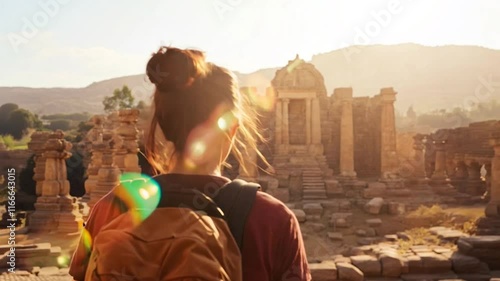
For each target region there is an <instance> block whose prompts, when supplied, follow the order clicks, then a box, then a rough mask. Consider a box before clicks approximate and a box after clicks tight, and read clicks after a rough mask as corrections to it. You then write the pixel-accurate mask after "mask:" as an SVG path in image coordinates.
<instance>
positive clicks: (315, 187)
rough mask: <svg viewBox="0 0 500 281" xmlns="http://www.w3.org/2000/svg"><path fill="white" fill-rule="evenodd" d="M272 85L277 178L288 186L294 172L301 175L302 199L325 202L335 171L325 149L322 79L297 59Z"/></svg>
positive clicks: (282, 71)
mask: <svg viewBox="0 0 500 281" xmlns="http://www.w3.org/2000/svg"><path fill="white" fill-rule="evenodd" d="M271 85H272V88H270V89H268V91H272V92H273V93H274V97H275V100H276V107H275V118H274V120H272V121H271V124H270V125H271V126H272V127H274V155H273V166H274V168H275V169H276V173H277V176H278V178H279V179H282V181H283V182H285V184H286V182H287V180H288V177H289V176H290V173H291V172H294V171H296V172H299V173H302V183H303V191H302V192H303V195H302V198H303V199H304V200H308V199H326V198H327V197H326V190H325V179H327V178H328V177H331V176H332V175H333V171H332V170H331V169H330V168H329V167H328V164H327V161H326V157H325V154H324V146H323V140H324V139H325V138H328V135H329V130H328V129H327V128H328V126H326V124H327V123H325V122H326V121H327V120H326V118H325V117H326V113H327V112H326V107H325V106H324V105H325V104H326V103H325V101H326V99H327V96H326V88H325V85H324V79H323V76H322V75H321V73H319V71H318V70H317V69H316V68H315V67H314V65H312V64H310V63H306V62H305V61H303V60H302V59H300V58H299V57H298V56H297V57H296V58H295V60H292V61H289V62H288V65H287V66H286V67H284V68H282V69H280V70H278V71H277V72H276V76H275V77H274V79H273V80H272V81H271ZM322 104H323V106H321V105H322ZM322 117H323V118H322ZM280 184H281V183H280Z"/></svg>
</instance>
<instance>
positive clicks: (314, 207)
mask: <svg viewBox="0 0 500 281" xmlns="http://www.w3.org/2000/svg"><path fill="white" fill-rule="evenodd" d="M302 209H303V210H304V212H305V213H306V215H318V216H321V215H323V207H322V206H321V204H320V203H307V204H304V206H303V207H302Z"/></svg>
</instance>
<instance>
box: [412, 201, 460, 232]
mask: <svg viewBox="0 0 500 281" xmlns="http://www.w3.org/2000/svg"><path fill="white" fill-rule="evenodd" d="M406 219H407V220H410V221H412V220H413V221H421V222H424V223H425V224H426V225H421V226H422V227H423V226H429V227H430V226H450V219H451V215H450V213H448V212H446V211H445V210H444V209H443V208H442V207H441V206H439V205H433V206H431V207H427V206H420V207H418V209H416V210H415V211H412V212H410V213H408V214H407V215H406Z"/></svg>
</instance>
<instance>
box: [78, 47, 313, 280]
mask: <svg viewBox="0 0 500 281" xmlns="http://www.w3.org/2000/svg"><path fill="white" fill-rule="evenodd" d="M147 75H148V77H149V79H150V81H151V82H152V83H153V84H155V92H154V95H153V113H152V119H151V124H150V127H149V132H148V134H147V138H146V142H145V146H146V154H147V156H148V161H149V163H151V164H152V167H153V170H154V171H156V172H157V173H160V174H166V176H165V177H167V179H168V180H166V181H164V182H166V183H167V184H171V185H172V186H182V187H186V188H196V189H200V191H201V192H204V193H207V191H209V190H206V188H211V189H212V191H213V188H220V187H221V186H223V185H224V184H226V183H227V182H228V181H229V180H228V179H227V178H224V177H222V176H221V169H222V167H223V166H224V165H225V164H226V163H225V161H226V159H227V157H228V155H229V154H230V153H232V154H233V155H234V156H235V157H236V158H237V159H238V160H239V162H240V165H241V168H242V169H243V170H245V171H248V170H246V168H247V167H245V164H247V163H248V162H249V161H248V159H245V156H244V155H246V154H248V152H250V151H255V152H256V153H257V155H259V156H261V157H262V154H261V153H260V152H259V151H258V149H257V144H258V143H259V141H264V139H263V138H262V136H261V134H260V133H259V131H258V128H257V123H258V122H257V121H256V119H257V117H256V116H255V115H254V113H255V110H254V109H252V108H249V106H252V105H250V104H248V99H247V97H245V96H243V95H242V94H241V93H240V92H239V87H238V83H237V81H236V77H235V76H234V74H233V73H231V72H230V71H229V70H227V69H224V68H222V67H219V66H217V65H214V64H211V63H208V62H205V57H204V54H203V53H202V52H199V51H195V50H180V49H177V48H169V47H163V48H161V49H160V50H159V51H158V52H157V53H155V54H153V56H152V58H151V59H150V60H149V61H148V64H147ZM262 160H264V162H265V163H267V161H265V159H264V157H262ZM256 164H257V163H254V165H256ZM254 168H255V167H254ZM252 170H255V169H252ZM162 188H163V186H162ZM207 195H208V196H210V194H207ZM116 201H117V200H116V197H115V195H114V194H113V192H110V193H109V194H108V195H106V196H105V197H104V198H103V199H102V200H101V201H99V202H98V203H97V204H96V205H95V206H94V207H93V210H92V215H91V216H90V218H89V221H88V223H87V225H86V229H87V231H88V233H89V234H90V236H91V238H93V237H95V235H97V234H98V233H99V231H100V229H101V228H102V227H103V226H104V225H105V224H106V223H109V222H110V221H111V220H112V219H113V218H115V217H117V216H118V215H120V213H122V212H123V208H121V209H120V208H118V209H117V208H116V204H115V203H117V202H116ZM242 219H243V218H242ZM82 243H84V242H82V241H81V243H80V246H79V249H77V251H76V253H75V256H74V259H73V262H72V269H71V272H72V275H73V276H75V279H77V280H80V279H81V269H82V268H84V267H85V257H86V253H85V252H83V253H82V252H81V251H85V248H84V247H83V246H82ZM82 247H83V249H80V248H82ZM241 252H242V267H243V276H244V278H243V280H246V281H257V280H258V281H266V280H269V281H282V280H297V281H308V280H310V279H311V277H310V274H309V272H308V271H309V270H308V265H307V258H306V254H305V249H304V244H303V241H302V235H301V233H300V228H299V225H298V222H297V219H296V218H295V216H294V214H293V213H292V212H291V211H290V210H289V209H288V208H287V207H286V206H285V205H284V204H283V203H282V202H280V201H278V200H277V199H275V198H273V197H272V196H270V195H268V194H266V193H263V192H258V193H257V195H256V199H255V201H254V203H253V206H252V208H251V210H250V212H249V214H248V217H247V220H246V225H245V229H244V235H243V245H242V251H241Z"/></svg>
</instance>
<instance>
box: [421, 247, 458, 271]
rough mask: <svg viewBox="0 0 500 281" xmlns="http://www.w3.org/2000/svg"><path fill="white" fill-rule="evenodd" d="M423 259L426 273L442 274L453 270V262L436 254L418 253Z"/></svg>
mask: <svg viewBox="0 0 500 281" xmlns="http://www.w3.org/2000/svg"><path fill="white" fill-rule="evenodd" d="M418 256H420V258H421V259H422V263H423V268H424V271H425V273H442V272H448V271H450V270H451V260H449V259H447V258H446V257H444V256H442V255H438V254H436V253H434V252H430V253H426V252H424V253H418Z"/></svg>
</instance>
